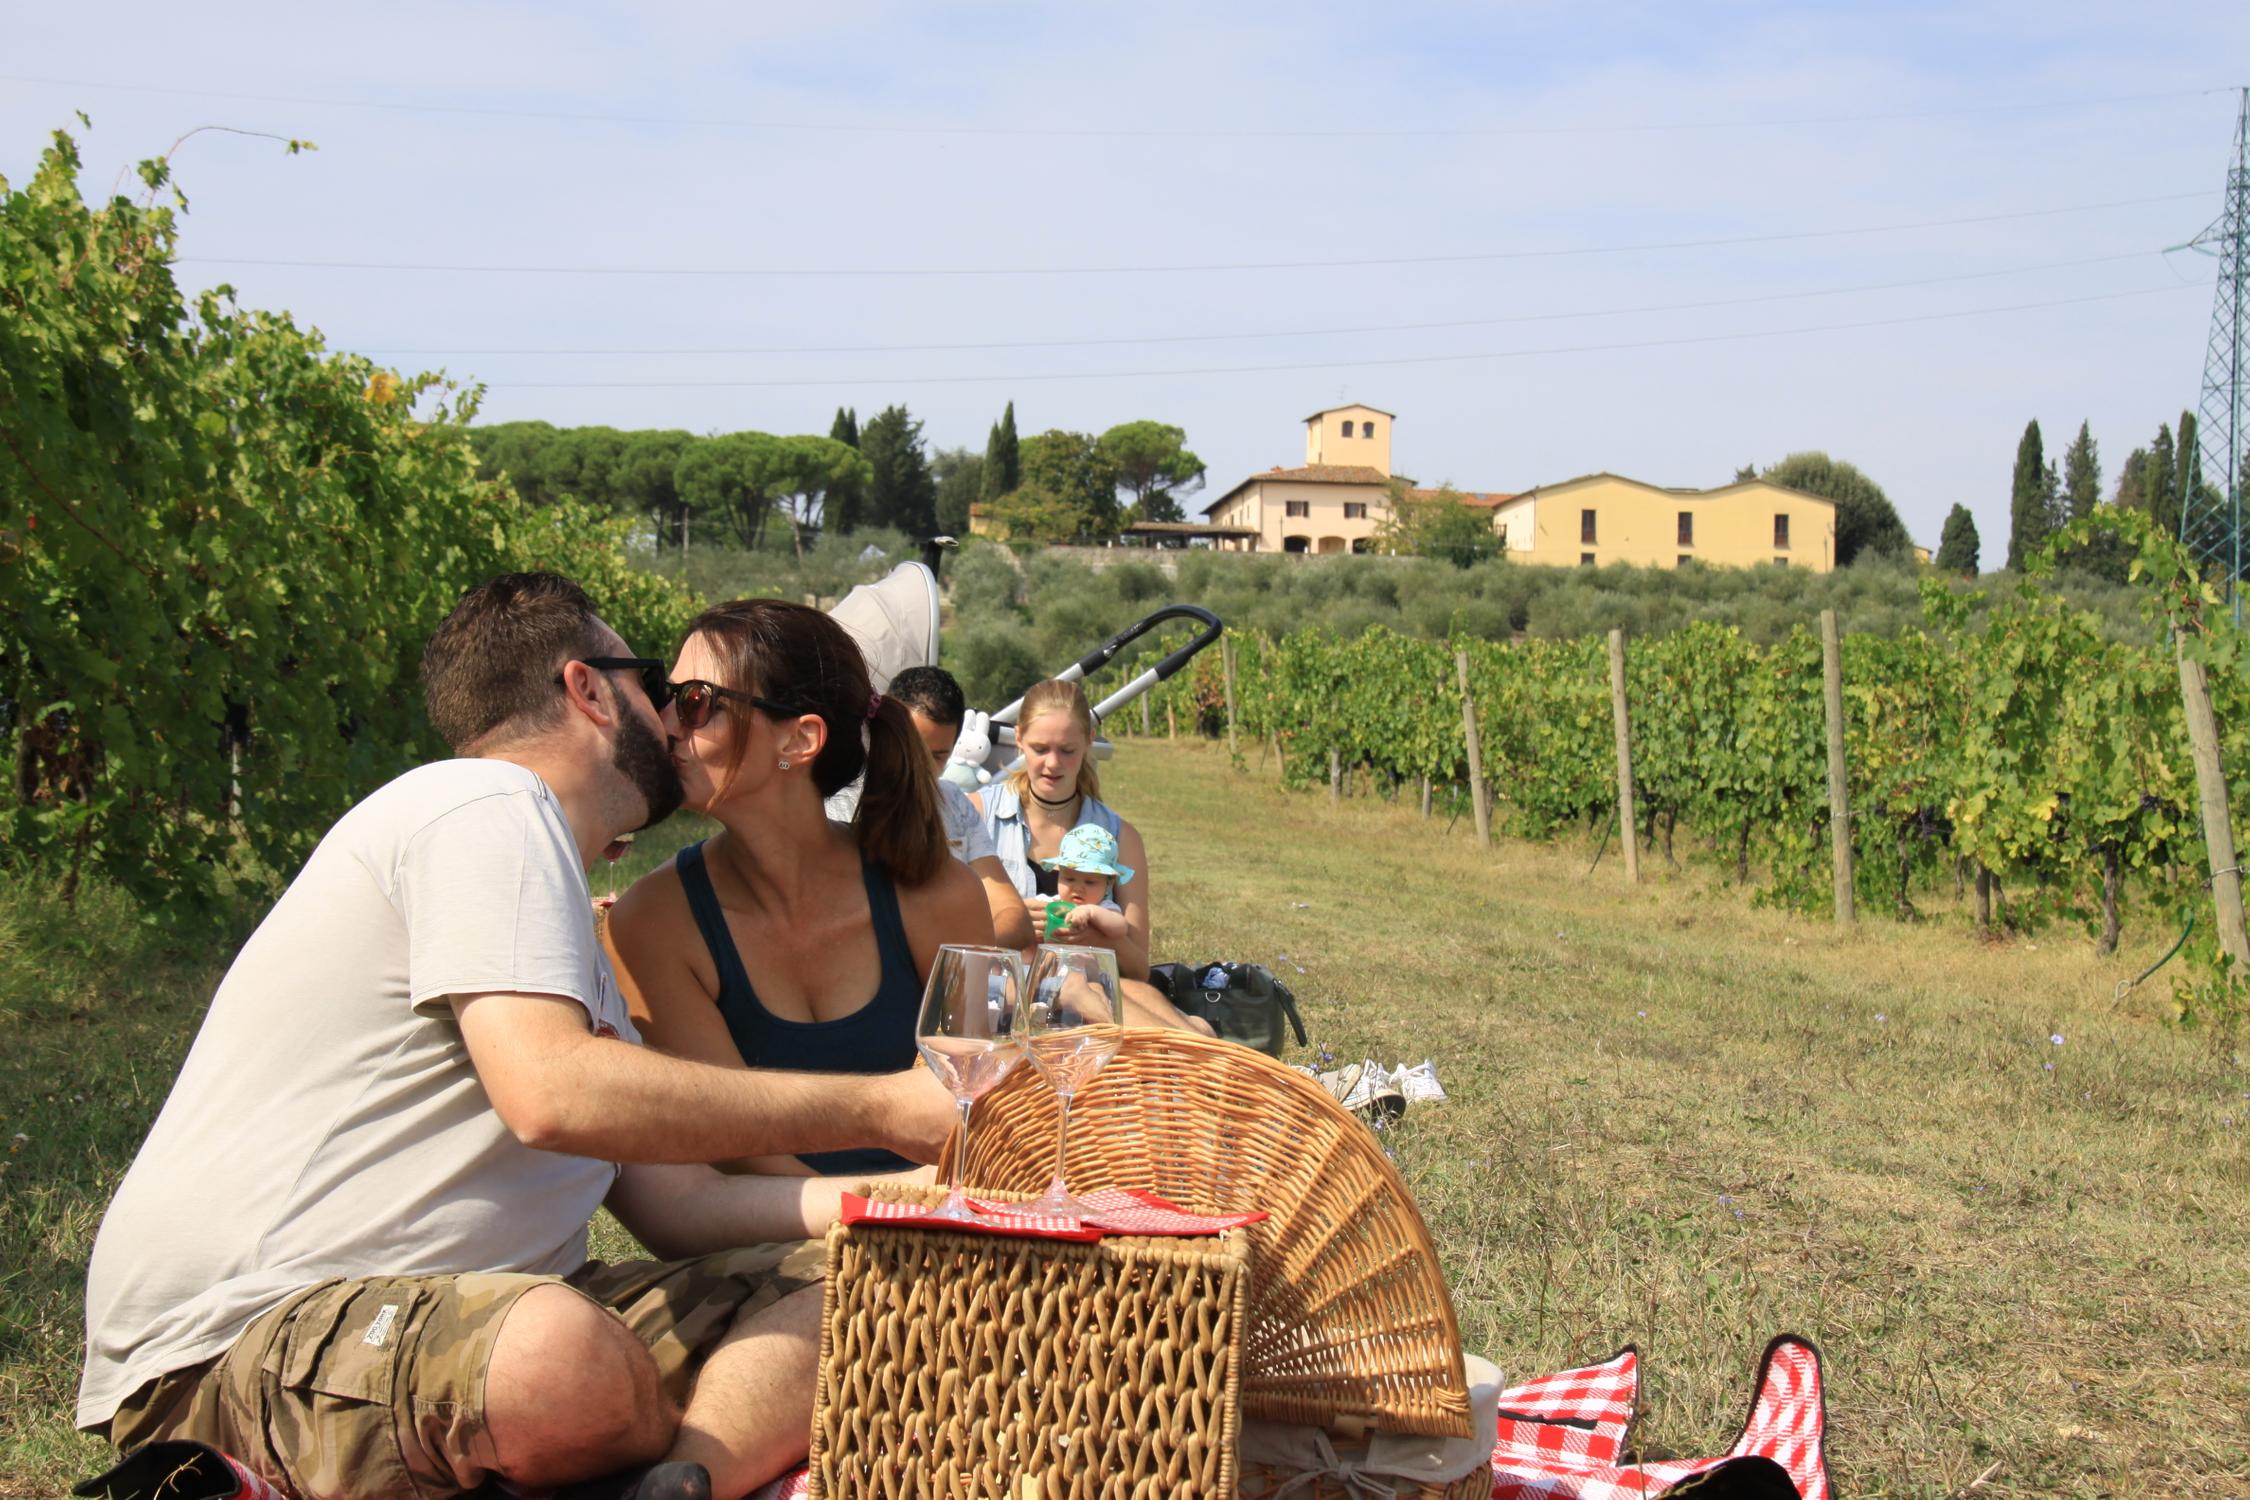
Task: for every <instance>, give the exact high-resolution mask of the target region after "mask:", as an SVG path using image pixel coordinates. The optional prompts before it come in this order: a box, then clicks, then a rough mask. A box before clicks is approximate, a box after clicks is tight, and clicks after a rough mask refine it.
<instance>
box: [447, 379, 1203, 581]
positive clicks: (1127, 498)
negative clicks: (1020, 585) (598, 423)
mask: <svg viewBox="0 0 2250 1500" xmlns="http://www.w3.org/2000/svg"><path fill="white" fill-rule="evenodd" d="M469 436H470V440H471V442H472V443H473V444H474V446H475V450H476V454H477V460H478V465H479V468H480V471H481V473H482V475H483V477H485V478H488V479H499V478H503V477H504V478H506V479H507V480H508V481H509V482H510V483H511V484H513V485H514V486H515V489H516V492H517V494H519V495H520V496H521V497H522V498H523V499H525V500H526V501H528V502H530V503H531V504H533V505H546V504H551V503H552V502H554V501H556V500H559V499H561V498H563V497H565V496H568V497H570V498H573V499H577V500H581V501H584V502H586V503H589V504H592V505H596V506H600V507H602V508H604V509H607V510H611V511H614V512H616V513H618V514H620V515H625V516H631V517H635V518H639V519H645V520H646V522H647V523H648V526H649V528H650V532H651V534H652V535H653V536H654V538H655V541H656V545H657V547H658V549H659V550H663V549H667V548H669V549H673V550H685V549H686V548H688V547H689V546H690V545H692V543H693V541H694V539H695V538H697V537H701V538H703V539H704V540H705V541H706V542H710V541H713V540H717V541H722V542H728V543H732V544H734V545H737V546H740V547H745V548H756V547H759V546H761V545H763V544H764V543H765V542H766V540H767V537H768V532H769V528H772V527H775V526H783V527H786V528H787V529H788V533H789V541H790V546H791V549H792V550H793V551H795V552H796V553H797V554H798V555H800V556H802V555H803V553H804V551H805V549H806V548H807V547H808V546H810V545H812V543H813V542H815V541H816V540H818V538H819V536H820V534H821V533H822V532H823V531H824V530H833V531H837V532H852V531H861V530H891V531H897V532H902V533H904V534H905V535H906V536H909V537H913V538H925V537H929V536H933V535H944V534H949V535H953V536H965V535H967V534H968V531H969V507H970V506H971V505H972V504H979V503H981V504H982V505H984V506H985V507H987V508H988V509H989V511H990V512H991V514H992V517H993V519H994V520H996V521H997V522H999V524H1001V525H1002V526H1004V527H1006V528H1007V530H1008V532H1009V534H1010V535H1011V536H1015V537H1020V538H1022V539H1024V540H1027V541H1034V542H1058V541H1071V540H1077V539H1103V538H1108V537H1112V536H1115V535H1116V534H1117V532H1118V530H1119V528H1120V527H1122V526H1124V525H1128V524H1130V523H1131V522H1134V521H1141V520H1152V521H1176V520H1179V519H1180V517H1181V509H1180V497H1182V496H1184V495H1187V494H1192V493H1193V492H1194V491H1195V490H1196V489H1198V488H1199V487H1200V486H1201V485H1202V483H1203V461H1202V460H1201V459H1199V458H1197V457H1196V456H1195V455H1194V454H1193V453H1191V452H1189V451H1188V449H1187V446H1186V434H1185V433H1184V432H1182V431H1181V429H1179V428H1177V427H1173V426H1169V425H1167V424H1165V423H1162V422H1147V421H1143V422H1125V423H1121V424H1120V425H1118V426H1116V427H1112V428H1110V429H1109V430H1108V431H1107V432H1104V433H1103V434H1101V435H1100V436H1099V437H1094V436H1091V435H1089V434H1086V433H1081V432H1065V431H1060V430H1057V431H1050V432H1043V433H1040V434H1038V435H1037V436H1035V437H1031V438H1026V439H1024V440H1022V441H1021V442H1020V443H1019V441H1018V440H1017V437H1016V408H1015V403H1014V402H1010V403H1008V408H1007V410H1006V412H1005V413H1003V414H1002V416H1001V418H1000V420H999V421H997V422H995V423H993V424H992V431H991V435H990V436H989V437H988V438H987V439H986V442H985V448H984V452H982V453H976V452H973V451H971V450H969V449H965V448H941V449H939V450H937V451H936V452H935V453H934V454H933V453H930V452H928V451H927V450H926V448H925V446H924V444H923V439H922V424H921V423H920V422H919V421H917V420H915V418H914V416H913V414H912V413H910V412H909V411H908V410H907V409H906V408H905V407H904V406H887V407H885V408H883V410H882V411H880V412H878V413H876V414H875V415H874V416H872V417H870V418H868V420H867V421H866V422H865V423H864V424H863V423H862V422H861V421H860V419H859V413H858V412H857V411H856V410H854V409H852V408H849V407H839V408H838V409H837V412H836V419H835V421H834V422H833V423H831V424H830V426H829V429H828V435H827V436H826V437H818V436H811V435H804V436H776V435H774V434H772V433H765V432H727V433H713V434H708V435H698V434H696V433H692V432H685V431H681V430H679V429H674V428H663V429H653V430H637V431H633V430H624V429H620V428H615V427H557V426H555V425H553V424H552V423H549V422H501V423H496V424H494V425H491V426H483V427H475V428H472V429H470V433H469Z"/></svg>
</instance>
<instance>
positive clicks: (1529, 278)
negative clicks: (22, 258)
mask: <svg viewBox="0 0 2250 1500" xmlns="http://www.w3.org/2000/svg"><path fill="white" fill-rule="evenodd" d="M6 35H7V46H6V49H5V51H4V52H0V175H5V176H6V177H7V178H8V180H9V181H10V182H11V183H14V184H17V185H19V186H20V185H21V184H22V183H23V182H25V181H26V180H27V179H28V177H29V175H30V172H31V170H32V168H33V166H34V165H35V163H36V161H37V159H38V155H39V153H40V151H41V149H42V147H43V146H44V144H45V142H46V139H47V137H48V134H49V132H50V131H52V130H54V129H56V128H62V127H67V128H69V129H70V130H71V131H72V133H73V134H74V135H76V136H77V137H78V138H79V140H80V144H81V146H82V149H83V151H84V154H85V161H86V169H85V173H84V176H83V179H82V188H83V190H84V191H85V192H86V193H87V194H88V195H89V196H92V197H97V198H98V197H103V196H106V195H107V194H108V193H110V192H111V191H112V190H113V187H114V184H115V183H116V181H117V178H118V174H119V173H120V171H122V170H124V169H126V168H128V167H129V166H130V164H131V163H132V162H134V161H136V160H139V159H141V158H143V157H147V156H152V155H157V154H160V153H162V152H163V151H164V150H166V149H167V148H168V147H169V146H170V145H171V144H172V143H173V142H174V141H175V140H177V139H178V138H179V137H180V136H182V135H183V134H185V133H186V132H188V131H189V130H192V129H194V128H195V127H198V126H203V125H223V126H228V127H233V128H234V129H238V130H251V131H266V132H272V133H275V134H278V135H282V136H291V137H299V138H304V139H309V140H311V141H313V142H315V143H316V144H317V146H318V148H319V149H318V150H317V151H316V152H312V153H308V154H305V155H299V156H290V155H288V154H286V153H285V152H284V151H283V149H282V148H281V146H280V145H279V144H277V143H276V142H273V141H269V140H262V139H257V138H254V137H244V136H237V135H231V134H224V133H216V132H214V133H207V134H202V135H198V136H196V137H195V138H194V139H192V140H190V141H188V142H186V143H185V144H184V145H183V146H182V147H181V148H180V150H179V151H178V153H177V155H176V156H175V158H174V169H175V172H176V175H177V179H178V181H179V184H180V185H181V187H182V188H183V189H184V190H185V192H186V193H187V195H188V198H189V200H190V205H191V206H190V212H189V213H188V214H187V215H186V217H185V219H184V221H183V230H182V236H181V242H180V254H181V264H180V265H179V268H178V274H179V278H180V280H181V282H182V284H183V285H184V286H185V287H187V288H189V289H190V290H193V289H196V288H200V287H204V286H209V285H214V284H218V283H221V282H224V283H227V284H230V285H232V286H233V287H235V288H236V290H237V293H238V295H239V297H240V299H241V301H242V302H243V304H244V305H246V306H251V307H258V308H265V309H271V310H280V311H287V312H288V313H290V314H291V315H292V316H294V317H295V318H296V319H297V320H298V321H299V322H300V323H301V324H304V325H309V326H313V327H317V328H318V329H320V330H321V331H322V332H323V333H324V334H325V335H326V337H327V338H328V340H329V342H330V344H331V346H332V347H335V348H338V349H348V350H354V351H358V352H362V353H365V354H368V355H370V356H371V357H373V358H375V359H377V360H378V361H380V362H382V363H383V364H385V365H389V366H392V367H395V368H398V369H400V370H405V371H414V370H425V369H429V370H443V371H444V372H446V373H447V374H448V375H449V376H451V377H452V378H454V379H456V380H459V381H461V382H463V383H475V384H481V385H483V386H484V387H485V395H484V398H483V405H482V408H481V417H480V420H486V421H506V420H515V419H521V418H542V419H545V420H547V421H550V422H554V423H557V424H563V425H569V424H577V423H597V422H598V423H606V424H609V425H613V426H618V427H676V428H685V429H688V430H690V431H696V432H726V431H737V430H742V429H755V430H760V431H768V432H777V433H788V432H826V431H827V430H828V426H829V423H830V420H831V418H832V417H833V415H834V412H835V410H836V408H837V407H838V406H840V405H849V406H852V407H854V408H856V409H857V411H858V412H859V414H860V416H861V418H862V420H864V419H865V418H866V417H868V416H870V415H872V414H873V413H874V412H875V411H876V410H879V409H881V408H882V407H885V406H887V405H891V404H894V403H903V404H904V405H906V406H907V407H908V408H909V409H910V410H911V411H912V412H913V414H914V415H915V416H916V417H917V418H919V419H921V420H922V421H923V422H924V423H925V424H926V428H925V436H926V438H927V439H928V441H929V442H930V443H931V444H932V445H933V446H942V447H964V446H965V447H970V448H979V449H981V448H982V446H983V444H984V441H985V437H986V434H987V432H988V430H989V428H990V426H991V424H992V422H993V421H994V419H995V418H997V416H998V415H999V413H1000V410H1001V407H1002V405H1003V404H1004V403H1006V402H1008V401H1011V400H1012V401H1013V402H1014V403H1015V406H1016V418H1017V425H1018V428H1019V430H1020V431H1022V432H1023V433H1025V434H1029V433H1034V432H1039V431H1043V430H1046V429H1049V428H1068V429H1074V430H1079V431H1086V432H1100V431H1101V430H1103V429H1104V428H1107V427H1109V426H1112V425H1114V424H1116V423H1119V422H1125V421H1132V420H1136V419H1143V418H1149V419H1155V420H1158V421H1164V422H1169V423H1173V424H1176V425H1178V426H1180V427H1182V428H1184V429H1185V430H1186V433H1187V439H1188V444H1189V446H1190V447H1191V448H1192V449H1194V451H1195V452H1196V453H1198V454H1199V455H1200V456H1201V457H1202V458H1203V460H1204V461H1205V463H1206V464H1207V465H1208V467H1209V485H1208V488H1207V489H1206V491H1205V492H1204V494H1203V495H1201V496H1198V497H1195V498H1194V499H1193V501H1192V502H1191V504H1190V509H1191V511H1192V510H1195V509H1198V508H1200V506H1201V505H1203V504H1205V503H1208V502H1209V501H1210V500H1214V499H1216V498H1217V497H1218V496H1219V495H1220V494H1221V493H1223V492H1224V491H1225V490H1226V489H1227V488H1228V487H1230V486H1231V485H1233V484H1234V483H1236V482H1237V481H1239V480H1240V479H1242V478H1245V477H1247V476H1249V475H1250V474H1252V473H1254V472H1256V471H1258V470H1261V469H1265V468H1268V467H1271V466H1273V465H1277V464H1290V465H1293V464H1296V463H1299V462H1301V461H1302V459H1303V452H1304V438H1303V430H1302V427H1301V425H1300V423H1301V421H1302V419H1303V418H1304V417H1305V416H1306V415H1307V414H1308V413H1310V412H1313V411H1315V410H1317V409H1319V408H1322V407H1326V406H1332V405H1336V404H1339V403H1342V402H1345V401H1360V402H1365V403H1367V404H1369V405H1372V406H1375V407H1378V408H1381V409H1383V410H1386V411H1390V412H1393V413H1396V414H1397V419H1398V420H1397V423H1396V425H1395V435H1394V454H1393V458H1394V464H1395V467H1396V468H1397V469H1398V470H1399V471H1400V472H1402V473H1405V474H1408V475H1411V476H1413V477H1414V478H1415V479H1416V480H1417V481H1419V482H1421V483H1424V484H1435V483H1453V484H1456V485H1459V486H1461V487H1463V488H1466V489H1474V490H1502V491H1517V490H1523V489H1528V488H1530V487H1532V486H1534V485H1537V484H1541V483H1552V482H1555V481H1557V480H1561V479H1566V478H1570V477H1572V476H1575V475H1578V474H1583V473H1589V472H1593V471H1597V470H1610V471H1613V472H1616V473H1621V474H1626V475H1629V476H1632V477H1634V478H1638V479H1643V480H1646V481H1649V482H1651V483H1655V484H1662V485H1680V486H1707V485H1716V484H1723V483H1725V482H1727V481H1728V480H1730V479H1731V478H1732V477H1733V475H1734V472H1735V470H1736V469H1737V468H1738V467H1739V466H1741V465H1743V464H1765V463H1770V462H1773V461H1775V460H1777V459H1779V458H1781V457H1782V456H1783V455H1785V454H1787V453H1790V452H1794V451H1798V450H1801V449H1821V450H1824V451H1826V452H1828V453H1830V454H1832V455H1833V456H1835V457H1838V458H1843V459H1847V460H1849V461H1851V462H1853V463H1855V464H1857V465H1858V466H1859V467H1861V468H1862V469H1864V470H1865V471H1867V473H1869V474H1870V475H1871V476H1873V477H1874V478H1875V480H1876V481H1877V482H1878V483H1880V484H1881V485H1882V486H1883V487H1884V488H1885V489H1886V490H1887V491H1888V492H1889V494H1890V495H1891V497H1892V499H1893V500H1894V501H1895V502H1896V503H1897V505H1898V508H1899V511H1900V514H1901V516H1902V517H1903V518H1904V519H1905V521H1906V523H1907V527H1908V529H1909V530H1910V531H1911V532H1912V533H1913V534H1914V535H1915V537H1916V539H1917V540H1919V541H1921V542H1923V543H1925V544H1928V545H1932V546H1934V545H1935V544H1936V542H1937V540H1938V532H1939V529H1940V527H1941V525H1942V523H1943V520H1944V518H1945V515H1946V513H1947V512H1948V510H1949V509H1950V508H1951V506H1952V505H1953V504H1955V503H1956V502H1958V503H1961V504H1965V505H1967V506H1968V507H1969V508H1970V510H1971V511H1972V512H1973V513H1974V515H1975V516H1976V520H1977V525H1978V528H1979V531H1980V532H1981V534H1982V538H1983V545H1984V555H1985V560H1986V565H1987V566H1992V565H1994V564H1995V563H1996V562H1997V560H1998V558H1999V556H2000V555H2001V553H2002V552H2003V551H2004V550H2005V547H2006V541H2007V536H2006V527H2007V507H2008V492H2009V479H2010V473H2011V470H2012V467H2013V464H2014V459H2015V452H2016V445H2017V441H2018V439H2019V438H2020V436H2021V435H2022V432H2023V428H2024V424H2025V423H2026V422H2027V421H2029V420H2032V419H2036V420H2038V422H2039V423H2040V425H2041V427H2042V429H2043V431H2044V433H2045V436H2046V440H2047V450H2048V453H2049V454H2050V456H2059V455H2060V452H2061V450H2062V448H2063V446H2064V445H2065V444H2066V443H2067V442H2068V440H2069V438H2070V437H2071V436H2072V435H2073V434H2074V433H2075V432H2076V431H2077V429H2078V425H2079V423H2080V422H2081V421H2084V422H2089V423H2090V424H2091V428H2092V431H2093V434H2094V437H2095V439H2096V441H2097V442H2098V444H2099V445H2100V449H2101V455H2102V461H2103V471H2104V481H2105V486H2114V483H2115V479H2116V474H2117V469H2118V466H2119V464H2120V462H2121V461H2122V460H2123V459H2124V457H2125V455H2126V453H2127V452H2128V451H2130V449H2131V448H2133V447H2134V446H2136V445H2143V444H2146V443H2147V442H2148V441H2149V440H2150V438H2151V437H2153V436H2154V434H2155V431H2156V428H2157V425H2158V423H2160V422H2165V421H2174V422H2176V421H2177V419H2178V414H2179V412H2180V411H2181V409H2182V408H2184V407H2189V406H2192V405H2194V404H2195V403H2196V401H2197V398H2198V392H2199V388H2200V382H2201V379H2202V371H2203V357H2204V349H2205V344H2206V340H2207V335H2208V331H2209V325H2210V318H2211V290H2210V281H2211V276H2212V273H2213V263H2212V262H2211V261H2210V260H2208V259H2206V258H2204V257H2202V256H2199V255H2196V254H2194V253H2179V254H2171V255H2167V254H2165V253H2164V252H2165V250H2166V247H2168V246H2175V245H2179V244H2181V243H2182V242H2184V241H2187V240H2189V239H2191V238H2192V237H2194V236H2195V235H2196V234H2197V233H2198V232H2199V231H2201V230H2202V229H2203V228H2204V227H2205V226H2206V225H2208V224H2209V223H2210V222H2211V221H2212V220H2213V219H2214V218H2215V217H2216V216H2217V214H2218V212H2219V208H2220V193H2221V189H2222V186H2223V182H2224V175H2225V171H2226V167H2227V161H2228V156H2229V152H2230V149H2231V145H2232V141H2233V136H2234V124H2235V116H2236V110H2237V102H2238V96H2237V94H2236V92H2235V90H2236V89H2237V88H2238V87H2239V86H2241V85H2243V84H2245V83H2250V6H2245V5H2239V4H2224V3H2218V0H2207V3H2202V4H2193V5H2187V4H2171V3H2164V0H2152V3H2147V4H2141V5H2136V6H2133V7H2121V6H2115V5H2102V4H2092V3H2073V0H2048V3H2039V4H2028V3H2007V4H1975V3H1942V4H1941V3H1932V4H1924V5H1915V4H1859V5H1852V4H1833V3H1831V4H1796V5H1777V4H1756V3H1741V4H1731V3H1721V4H1708V3H1707V4H1696V5H1685V4H1676V3H1675V4H1661V3H1648V4H1638V3H1616V0H1613V3H1607V4H1603V5H1599V6H1587V5H1583V4H1562V3H1547V0H1521V3H1481V4H1479V3H1460V4H1414V3H1396V0H1394V3H1390V4H1386V5H1382V6H1372V5H1336V4H1327V3H1305V0H1299V3H1292V4H1289V5H1286V6H1281V5H1263V4H1228V5H1212V4H1209V3H1202V4H1174V3H1169V0H1144V3H1136V4H1133V5H1130V6H1124V5H1092V4H1088V5H1051V4H1028V3H997V0H995V3H976V4H941V3H921V4H867V3H852V0H834V3H828V4H824V5H820V6H809V5H799V6H789V7H777V6H771V5H757V4H751V5H744V4H726V5H721V4H674V5H663V6H654V5H652V6H646V7H627V6H610V7H600V6H591V5H567V4H551V5H531V4H473V3H457V4H448V5H436V4H424V3H414V0H404V3H394V4H390V5H386V6H381V7H365V6H361V7H348V8H347V7H320V6H305V5H301V4H291V5H224V4H217V5H210V6H197V7H187V6H178V5H173V4H164V5H158V4H144V3H130V4H126V3H116V4H103V3H88V4H83V5H79V6H75V7H61V6H39V7H23V8H20V9H19V11H18V12H17V13H16V14H13V15H11V16H10V17H9V19H8V22H7V25H6ZM80 110H82V111H84V112H85V113H86V114H87V115H88V116H89V117H90V118H91V119H92V121H93V128H92V129H91V130H90V131H89V130H87V129H85V128H83V127H81V126H80V125H79V124H78V123H77V121H76V120H75V118H74V114H73V112H74V111H80ZM261 262H284V263H282V264H270V263H261ZM286 262H296V263H297V264H286ZM306 262H327V263H329V264H325V265H320V264H305V263H306ZM1307 263H1312V264H1307ZM401 267H424V268H432V267H434V268H437V269H401ZM719 273H726V274H719ZM964 346H981V347H964ZM999 346H1008V347H999ZM614 351H626V352H614Z"/></svg>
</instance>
